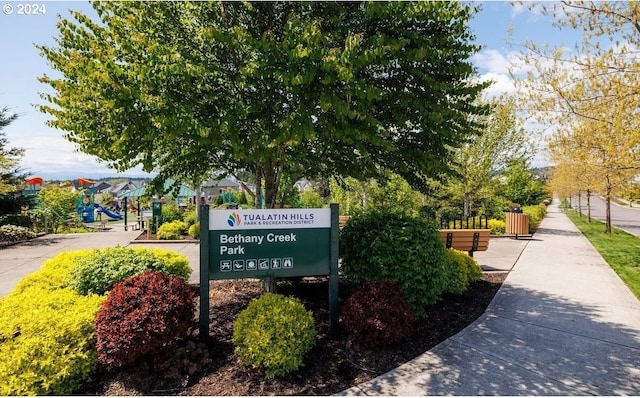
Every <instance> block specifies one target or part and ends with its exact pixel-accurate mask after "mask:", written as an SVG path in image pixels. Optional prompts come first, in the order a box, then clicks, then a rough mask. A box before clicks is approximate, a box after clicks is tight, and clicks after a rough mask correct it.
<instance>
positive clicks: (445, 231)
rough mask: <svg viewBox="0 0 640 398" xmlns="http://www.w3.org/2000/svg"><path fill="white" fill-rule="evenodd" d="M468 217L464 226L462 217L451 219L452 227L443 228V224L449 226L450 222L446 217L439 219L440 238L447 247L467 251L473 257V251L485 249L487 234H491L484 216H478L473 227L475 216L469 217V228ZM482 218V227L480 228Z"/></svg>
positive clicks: (487, 242)
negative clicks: (470, 220) (470, 221)
mask: <svg viewBox="0 0 640 398" xmlns="http://www.w3.org/2000/svg"><path fill="white" fill-rule="evenodd" d="M470 218H471V217H467V220H466V226H464V225H463V220H462V219H459V220H453V228H443V227H444V226H447V227H450V226H451V222H450V221H449V220H447V219H441V220H440V239H441V240H442V243H444V245H445V247H446V248H447V249H456V250H460V251H464V252H467V253H468V254H469V256H471V257H473V252H477V251H486V250H487V249H488V248H489V236H490V235H491V230H490V229H489V227H488V220H487V217H486V216H483V217H480V218H479V220H478V221H479V222H478V228H475V227H476V220H475V218H471V219H472V223H471V228H469V226H470V225H469V219H470ZM483 218H484V228H482V224H483V222H482V221H483ZM457 221H459V223H458V222H457ZM456 227H458V228H456Z"/></svg>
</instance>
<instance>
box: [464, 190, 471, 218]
mask: <svg viewBox="0 0 640 398" xmlns="http://www.w3.org/2000/svg"><path fill="white" fill-rule="evenodd" d="M471 206H473V203H472V201H471V194H469V193H465V194H464V209H463V210H464V212H463V213H464V217H465V218H467V217H469V216H470V215H471Z"/></svg>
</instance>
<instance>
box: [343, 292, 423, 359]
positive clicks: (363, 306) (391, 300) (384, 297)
mask: <svg viewBox="0 0 640 398" xmlns="http://www.w3.org/2000/svg"><path fill="white" fill-rule="evenodd" d="M340 323H341V325H342V326H343V328H344V330H345V331H346V332H347V333H348V334H349V339H350V341H351V342H352V343H353V344H355V345H356V346H362V347H364V348H374V347H384V346H389V345H393V344H398V343H400V342H402V341H404V340H405V339H406V338H407V337H408V336H409V335H410V334H411V332H412V331H413V326H414V318H413V314H412V313H411V309H410V308H409V304H408V303H407V300H406V298H405V297H404V293H402V290H401V289H400V288H399V287H398V286H397V285H396V284H394V283H389V282H380V281H377V282H365V283H363V284H362V285H360V286H358V287H357V288H356V290H355V291H354V292H353V294H352V295H351V296H350V297H349V298H348V299H347V301H346V303H345V305H344V306H343V308H342V311H341V322H340Z"/></svg>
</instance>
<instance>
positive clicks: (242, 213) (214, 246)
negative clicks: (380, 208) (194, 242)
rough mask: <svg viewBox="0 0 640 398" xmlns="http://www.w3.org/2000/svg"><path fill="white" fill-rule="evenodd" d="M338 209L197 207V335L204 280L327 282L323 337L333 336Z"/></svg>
mask: <svg viewBox="0 0 640 398" xmlns="http://www.w3.org/2000/svg"><path fill="white" fill-rule="evenodd" d="M338 234H339V230H338V205H337V204H332V205H331V208H330V209H256V210H242V209H227V210H209V207H208V206H206V205H202V206H200V324H199V325H200V333H201V334H202V335H205V334H206V335H208V332H209V280H214V279H215V280H220V279H243V278H287V277H301V276H321V275H324V276H328V277H329V291H328V294H329V333H330V334H336V333H337V330H338Z"/></svg>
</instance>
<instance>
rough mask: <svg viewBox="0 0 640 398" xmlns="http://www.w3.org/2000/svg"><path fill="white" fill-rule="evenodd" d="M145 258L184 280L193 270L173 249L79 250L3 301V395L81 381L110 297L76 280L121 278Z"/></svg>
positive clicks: (50, 263) (65, 389)
mask: <svg viewBox="0 0 640 398" xmlns="http://www.w3.org/2000/svg"><path fill="white" fill-rule="evenodd" d="M140 259H142V261H140ZM140 263H142V264H143V265H145V266H149V267H150V268H151V269H154V270H159V271H162V272H164V273H166V274H172V275H177V276H180V277H181V278H183V279H187V278H188V277H189V275H190V274H191V268H190V267H189V260H188V259H187V258H186V257H185V256H183V255H182V254H180V253H177V252H174V251H171V250H163V249H144V248H133V249H131V248H107V249H102V250H73V251H67V252H63V253H60V254H58V255H57V256H55V257H53V258H51V259H48V260H46V261H45V262H44V263H43V265H42V267H41V268H40V269H39V270H38V271H36V272H34V273H32V274H30V275H28V276H26V277H24V278H23V279H22V280H21V281H20V282H18V284H17V285H16V287H15V288H14V290H13V291H12V292H11V294H10V295H9V296H7V297H5V298H2V299H0V358H1V360H0V396H1V395H36V394H37V395H44V394H55V395H61V394H69V393H71V392H72V391H73V390H74V389H75V388H77V387H79V386H80V385H81V384H82V382H83V380H84V379H85V378H86V377H87V375H88V374H89V373H90V372H91V371H92V370H93V369H94V367H95V364H96V363H97V353H96V350H95V337H94V335H95V333H94V321H95V317H96V313H97V311H98V309H99V308H100V305H101V303H102V302H103V301H104V297H103V296H97V295H94V294H89V295H81V294H79V293H78V292H75V291H74V290H72V288H73V287H74V286H75V285H77V284H78V283H79V282H78V281H77V280H75V279H74V278H76V277H77V276H78V275H84V276H85V277H86V278H85V279H82V281H85V282H87V284H88V285H90V284H91V283H97V282H101V281H103V280H107V282H108V283H111V282H110V281H111V280H113V279H115V282H118V281H119V280H121V279H122V278H125V277H126V276H125V275H126V274H127V272H130V271H132V270H136V267H137V266H140ZM145 270H146V269H145ZM140 272H144V270H142V271H140ZM115 282H114V283H115ZM87 291H90V290H86V291H85V292H84V293H86V292H87ZM104 291H106V290H104ZM104 291H101V292H100V293H104Z"/></svg>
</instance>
